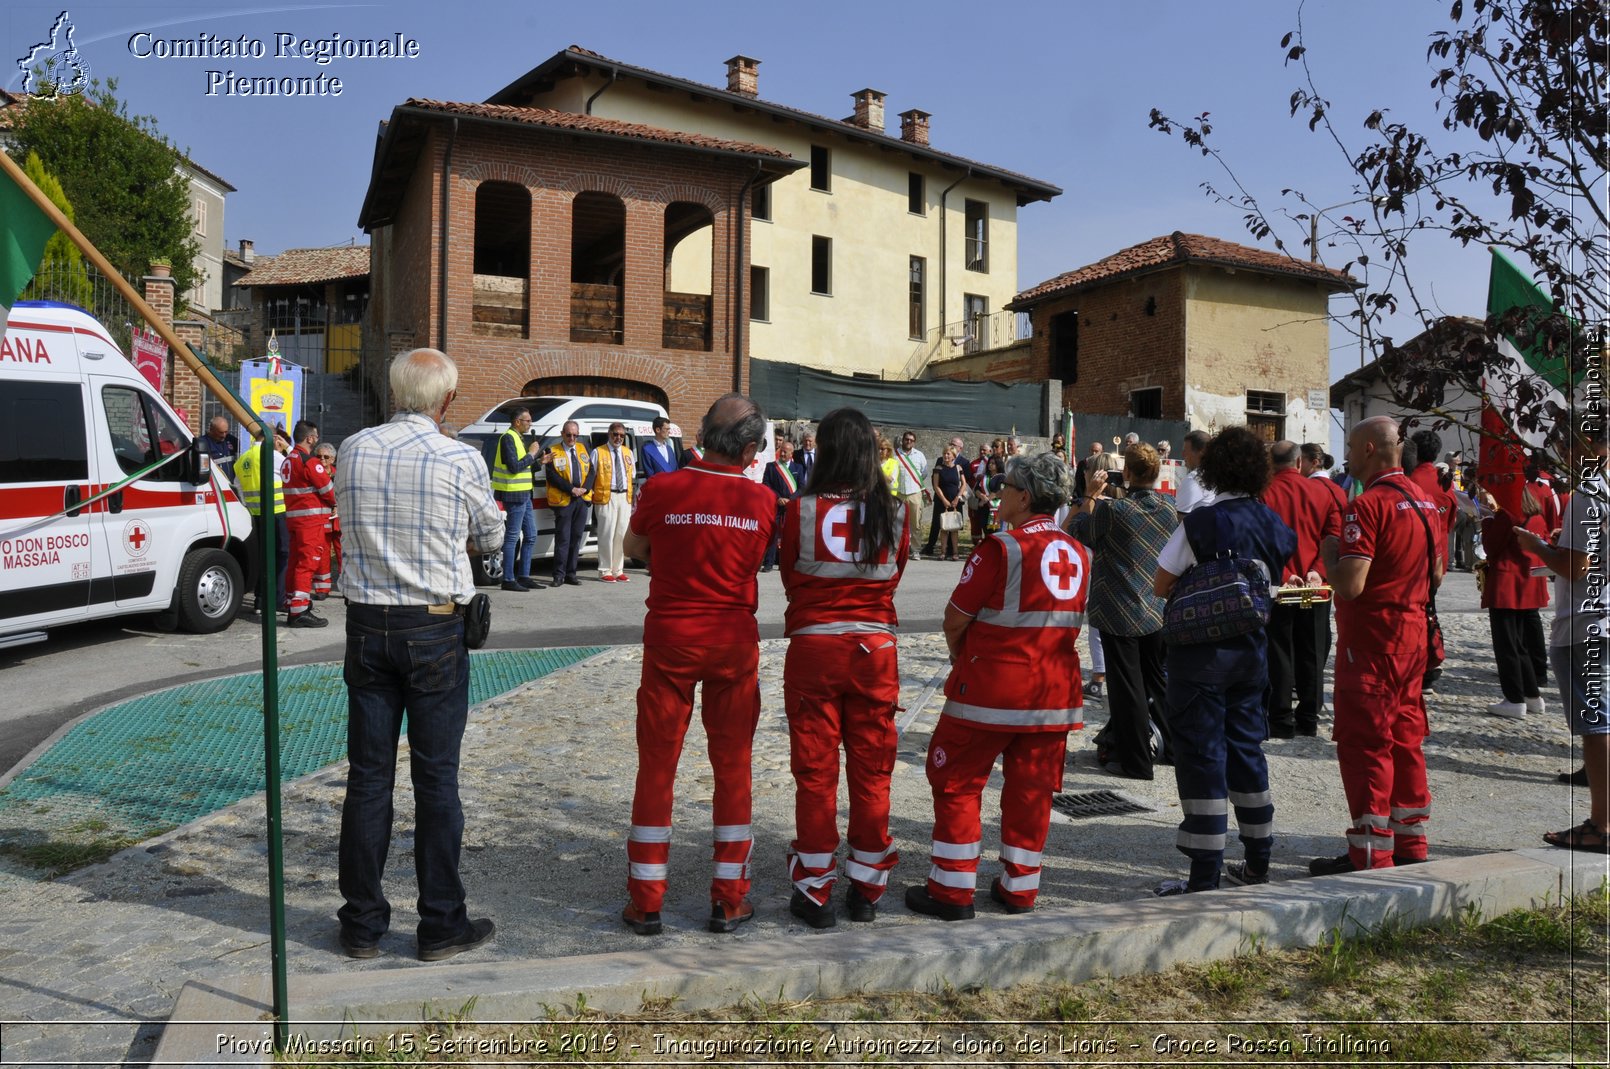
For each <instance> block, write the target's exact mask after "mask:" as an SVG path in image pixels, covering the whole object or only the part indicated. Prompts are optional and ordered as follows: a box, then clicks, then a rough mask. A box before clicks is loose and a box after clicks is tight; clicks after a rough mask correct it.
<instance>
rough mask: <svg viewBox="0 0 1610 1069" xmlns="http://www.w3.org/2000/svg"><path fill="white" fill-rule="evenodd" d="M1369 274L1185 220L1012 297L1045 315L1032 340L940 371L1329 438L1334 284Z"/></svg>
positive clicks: (1271, 434) (1103, 405) (1101, 408)
mask: <svg viewBox="0 0 1610 1069" xmlns="http://www.w3.org/2000/svg"><path fill="white" fill-rule="evenodd" d="M1356 285H1357V283H1356V282H1355V281H1354V280H1353V279H1352V278H1350V277H1349V276H1348V275H1346V274H1343V273H1342V272H1340V271H1335V270H1332V269H1331V268H1328V267H1325V266H1324V265H1323V264H1317V263H1309V262H1308V261H1306V260H1294V259H1291V258H1290V257H1287V256H1284V255H1282V254H1280V253H1274V252H1268V251H1266V250H1263V249H1256V248H1251V247H1249V246H1246V245H1238V244H1235V243H1234V242H1229V241H1223V240H1221V239H1219V238H1211V237H1204V236H1202V235H1200V234H1184V233H1180V232H1179V231H1175V232H1174V233H1172V234H1169V235H1167V236H1164V237H1158V238H1153V239H1152V240H1150V241H1146V242H1142V243H1141V244H1139V245H1134V246H1131V247H1130V248H1127V249H1124V250H1122V251H1120V252H1117V253H1114V254H1113V255H1111V256H1108V257H1106V258H1105V259H1102V260H1098V261H1097V262H1096V263H1093V264H1089V265H1087V266H1085V267H1081V268H1078V269H1077V270H1073V271H1068V272H1066V273H1064V274H1061V275H1058V276H1057V277H1055V278H1053V279H1050V280H1048V281H1046V282H1042V283H1041V284H1040V285H1038V286H1035V287H1033V288H1031V289H1028V290H1025V291H1024V292H1022V293H1020V294H1018V295H1017V297H1016V298H1015V299H1014V300H1013V301H1012V303H1011V304H1009V305H1007V307H1008V308H1009V309H1012V310H1015V311H1019V312H1026V313H1028V314H1029V316H1030V318H1031V320H1032V324H1033V336H1032V339H1031V341H1030V342H1029V344H1028V345H1027V346H1026V347H1024V346H1018V347H1016V348H1013V349H1011V350H1009V351H1007V352H1005V353H992V352H984V353H980V354H977V355H974V356H969V357H964V358H962V359H957V360H949V361H945V362H944V363H942V364H936V365H934V367H933V368H932V373H933V374H934V375H935V376H936V377H945V378H981V377H990V378H995V379H1001V380H1005V381H1044V380H1047V379H1050V380H1054V381H1057V382H1060V383H1061V387H1062V403H1063V406H1064V408H1067V409H1071V410H1073V411H1076V412H1088V413H1092V414H1098V415H1112V416H1134V417H1140V418H1147V419H1165V420H1183V421H1185V422H1188V423H1190V424H1191V425H1192V426H1193V427H1197V428H1201V429H1205V430H1212V429H1215V428H1220V427H1227V426H1231V425H1233V424H1239V423H1245V424H1247V425H1248V426H1251V427H1253V428H1254V429H1256V430H1258V431H1259V432H1260V433H1261V434H1263V435H1264V436H1265V437H1267V438H1269V439H1270V440H1271V441H1273V440H1275V439H1278V438H1292V439H1295V440H1298V441H1314V440H1318V441H1326V440H1328V439H1329V436H1330V428H1329V421H1330V412H1329V385H1330V381H1329V380H1330V375H1329V372H1330V329H1329V328H1330V320H1329V302H1330V295H1331V294H1333V293H1336V292H1339V291H1344V290H1351V289H1352V288H1353V287H1354V286H1356Z"/></svg>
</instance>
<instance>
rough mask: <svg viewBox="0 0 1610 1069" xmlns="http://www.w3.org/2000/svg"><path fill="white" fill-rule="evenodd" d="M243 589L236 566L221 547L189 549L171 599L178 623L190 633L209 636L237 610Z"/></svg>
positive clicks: (230, 618)
mask: <svg viewBox="0 0 1610 1069" xmlns="http://www.w3.org/2000/svg"><path fill="white" fill-rule="evenodd" d="M244 592H245V583H244V582H243V581H242V580H241V575H240V565H239V564H237V563H235V558H234V557H231V556H230V555H229V554H227V553H225V552H224V551H223V550H221V549H193V550H191V551H190V552H189V553H187V554H185V558H184V565H183V566H182V567H181V568H180V569H179V589H178V591H177V592H176V595H175V598H174V602H175V607H176V608H177V609H178V612H179V626H180V627H182V628H183V629H184V630H186V631H189V632H190V633H191V634H194V635H211V634H213V633H215V632H218V631H222V630H223V629H224V628H226V627H228V626H229V624H230V622H231V621H232V620H234V619H235V614H236V613H237V612H239V611H240V599H241V596H242V594H243V593H244Z"/></svg>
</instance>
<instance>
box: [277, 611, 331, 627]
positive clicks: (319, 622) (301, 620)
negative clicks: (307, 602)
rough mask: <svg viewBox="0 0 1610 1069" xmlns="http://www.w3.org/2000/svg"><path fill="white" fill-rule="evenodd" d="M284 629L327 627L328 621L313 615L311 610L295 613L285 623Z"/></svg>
mask: <svg viewBox="0 0 1610 1069" xmlns="http://www.w3.org/2000/svg"><path fill="white" fill-rule="evenodd" d="M285 626H286V627H329V626H330V621H328V620H326V619H325V618H324V617H322V616H315V615H313V610H311V609H309V610H308V611H307V612H299V613H295V614H294V615H292V616H291V618H290V619H288V620H286V621H285Z"/></svg>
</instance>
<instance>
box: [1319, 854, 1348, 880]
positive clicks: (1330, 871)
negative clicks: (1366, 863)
mask: <svg viewBox="0 0 1610 1069" xmlns="http://www.w3.org/2000/svg"><path fill="white" fill-rule="evenodd" d="M1357 871H1358V870H1357V869H1356V868H1354V867H1353V859H1352V858H1350V857H1348V856H1347V855H1346V854H1337V855H1336V856H1335V857H1316V858H1314V860H1312V861H1310V862H1309V863H1308V875H1310V876H1340V875H1342V874H1343V873H1348V872H1357Z"/></svg>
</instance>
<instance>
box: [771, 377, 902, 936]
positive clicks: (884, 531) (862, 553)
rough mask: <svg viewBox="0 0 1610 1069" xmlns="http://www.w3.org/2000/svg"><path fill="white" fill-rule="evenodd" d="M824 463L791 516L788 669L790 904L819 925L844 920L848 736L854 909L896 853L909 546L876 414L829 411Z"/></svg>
mask: <svg viewBox="0 0 1610 1069" xmlns="http://www.w3.org/2000/svg"><path fill="white" fill-rule="evenodd" d="M816 446H817V456H816V466H815V467H814V468H812V469H811V474H810V478H808V479H807V480H806V482H805V487H804V489H803V490H802V491H801V493H800V496H799V497H797V498H795V499H794V500H793V501H790V502H789V503H788V510H787V512H786V513H785V514H784V517H783V531H782V535H783V545H782V556H781V565H782V578H783V590H784V591H785V592H786V593H787V594H788V611H787V614H786V615H785V617H784V629H785V632H786V634H787V635H788V638H789V644H788V658H787V661H786V662H785V664H784V667H783V702H784V706H785V708H786V710H787V713H788V735H789V751H790V765H791V767H792V769H793V773H794V827H795V838H794V842H793V843H792V845H791V846H790V848H789V852H788V869H789V873H788V874H789V879H790V880H792V881H793V884H794V892H793V895H792V897H791V898H790V900H789V904H788V909H789V912H790V913H792V914H793V915H794V916H796V917H798V918H799V919H800V920H803V921H804V922H805V923H806V924H808V925H810V926H811V927H812V928H829V927H832V925H833V924H834V922H835V919H836V918H835V915H834V912H833V905H832V894H833V884H834V882H835V880H836V878H837V865H836V863H835V855H836V853H837V851H838V846H839V827H838V793H839V748H840V746H841V745H842V746H843V749H844V767H845V775H846V777H847V778H848V780H849V788H850V792H849V793H850V819H849V834H848V837H849V841H850V850H849V855H848V856H847V857H846V858H845V860H844V875H845V876H846V877H847V878H848V879H849V881H850V891H849V893H848V894H847V895H846V896H845V908H846V911H847V912H848V914H849V917H850V919H851V920H852V921H870V920H872V919H873V918H874V917H875V916H876V915H877V903H878V900H879V899H880V898H881V897H882V896H883V892H884V890H885V889H886V888H887V887H888V884H889V870H890V869H892V868H894V865H895V862H896V861H898V860H899V855H898V854H896V853H895V851H894V841H893V840H892V839H890V838H889V777H890V774H891V773H892V772H893V771H894V759H895V746H896V744H897V742H898V740H899V736H898V734H897V732H896V731H895V726H894V712H895V703H896V701H898V700H899V697H900V668H899V660H898V656H897V652H896V646H895V629H896V627H897V626H898V624H899V621H898V619H897V618H896V616H895V611H894V591H895V587H896V586H897V585H899V583H900V576H901V575H902V574H903V573H904V571H905V567H906V559H907V557H908V556H909V554H910V551H911V529H910V520H911V517H909V516H908V515H907V514H906V506H905V503H904V502H903V501H901V500H900V499H899V498H897V497H894V496H892V495H891V494H890V493H889V486H888V483H887V481H886V479H885V477H884V474H883V471H882V469H881V467H880V465H879V462H878V458H877V449H878V444H877V442H876V439H875V438H874V436H873V433H872V424H871V423H869V422H867V418H866V417H865V416H864V415H862V414H861V412H860V411H859V410H857V409H853V408H839V409H835V410H834V411H832V412H829V413H828V414H827V416H826V418H824V419H823V420H822V424H821V426H820V427H818V428H817V431H816Z"/></svg>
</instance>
